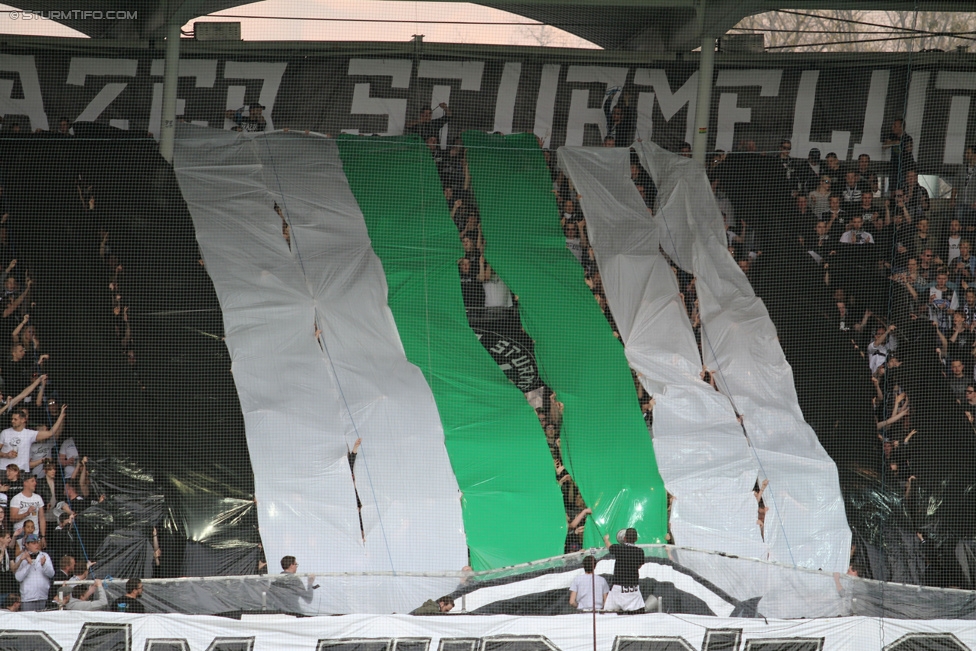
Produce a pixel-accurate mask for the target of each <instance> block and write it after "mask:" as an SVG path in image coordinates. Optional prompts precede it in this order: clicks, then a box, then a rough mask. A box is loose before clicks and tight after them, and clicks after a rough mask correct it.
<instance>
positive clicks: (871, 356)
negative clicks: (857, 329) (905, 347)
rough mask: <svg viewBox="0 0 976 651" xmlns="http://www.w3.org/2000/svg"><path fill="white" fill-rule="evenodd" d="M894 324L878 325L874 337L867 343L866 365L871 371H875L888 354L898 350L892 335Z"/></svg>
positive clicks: (896, 341) (882, 363) (896, 342)
mask: <svg viewBox="0 0 976 651" xmlns="http://www.w3.org/2000/svg"><path fill="white" fill-rule="evenodd" d="M894 332H895V326H894V325H890V326H888V327H887V328H886V327H884V326H883V325H881V326H878V328H877V330H875V333H874V339H873V340H872V341H871V343H869V344H868V365H869V366H870V368H871V373H872V374H873V373H876V372H877V371H878V369H879V368H881V367H882V366H884V365H885V363H886V362H887V361H888V355H889V354H891V353H893V352H894V351H896V350H898V340H897V339H896V338H895V336H894Z"/></svg>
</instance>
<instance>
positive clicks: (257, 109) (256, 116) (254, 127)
mask: <svg viewBox="0 0 976 651" xmlns="http://www.w3.org/2000/svg"><path fill="white" fill-rule="evenodd" d="M224 117H226V118H227V119H228V120H233V121H234V123H235V124H236V125H237V126H236V127H234V131H264V129H265V127H266V126H267V125H268V123H267V120H265V119H264V106H262V105H261V104H251V106H250V107H248V110H247V115H244V107H241V108H239V109H237V110H236V111H235V110H234V109H229V110H228V111H227V112H225V113H224Z"/></svg>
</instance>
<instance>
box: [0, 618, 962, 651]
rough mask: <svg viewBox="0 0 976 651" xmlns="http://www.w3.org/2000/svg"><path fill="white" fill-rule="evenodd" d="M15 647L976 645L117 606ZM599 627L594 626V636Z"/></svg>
mask: <svg viewBox="0 0 976 651" xmlns="http://www.w3.org/2000/svg"><path fill="white" fill-rule="evenodd" d="M2 623H3V627H4V630H3V632H2V633H0V636H2V638H3V639H4V642H5V644H10V645H11V646H10V647H9V648H25V649H26V648H30V649H61V648H73V649H75V650H76V651H83V650H86V649H104V648H115V649H181V650H185V651H190V650H193V651H198V650H199V651H202V650H203V649H207V650H208V651H230V650H231V649H233V650H235V651H237V650H244V649H246V650H247V651H262V650H265V649H267V650H271V649H274V650H277V649H294V650H296V651H298V650H301V649H309V650H310V651H311V650H313V649H315V650H326V649H327V650H330V651H407V650H408V649H409V651H428V650H430V649H438V650H439V651H461V650H462V649H463V650H464V651H586V650H588V649H594V648H595V649H602V650H605V651H610V650H611V649H612V650H613V651H663V650H665V649H688V650H691V649H701V650H702V651H717V650H718V649H740V648H742V649H753V650H756V651H758V650H759V649H762V651H820V650H824V651H843V650H848V649H850V650H854V649H856V650H857V651H876V650H880V649H891V650H898V651H914V650H916V649H917V650H922V649H947V650H948V649H959V650H960V651H962V650H965V649H972V648H976V624H973V623H972V622H967V621H949V620H935V621H926V622H919V621H897V620H886V619H877V618H869V617H854V618H843V619H828V620H822V619H815V620H807V621H794V620H768V621H765V620H759V619H755V620H743V619H729V618H714V617H701V616H694V615H688V616H682V617H681V618H677V617H673V616H671V615H664V614H652V615H644V616H641V617H619V616H616V615H602V614H601V615H598V616H597V617H596V622H595V627H594V623H593V620H592V618H591V617H589V616H587V615H586V614H580V615H566V616H562V617H559V618H537V617H528V618H525V617H508V616H494V617H478V616H466V615H460V616H454V615H449V616H441V617H436V616H435V617H419V618H418V617H411V616H409V615H387V616H383V615H378V616H372V615H348V616H344V617H328V618H326V617H315V618H308V619H298V620H296V619H295V618H293V617H289V616H283V615H255V616H245V617H244V618H243V619H242V620H240V621H236V620H232V619H227V618H222V617H187V616H178V615H123V614H119V613H68V612H64V613H59V612H52V613H29V614H22V613H13V614H7V615H5V616H3V617H2ZM594 628H595V634H594Z"/></svg>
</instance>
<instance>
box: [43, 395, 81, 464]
mask: <svg viewBox="0 0 976 651" xmlns="http://www.w3.org/2000/svg"><path fill="white" fill-rule="evenodd" d="M52 401H53V398H52V399H51V400H49V401H48V410H50V409H51V406H52V404H53V405H54V408H57V402H56V401H54V402H52ZM58 463H59V464H61V472H62V473H64V478H65V479H66V480H67V479H71V478H72V477H73V476H74V474H75V468H76V466H77V463H78V446H77V445H75V440H74V438H73V437H68V438H66V439H65V440H64V441H62V442H61V445H60V447H59V449H58Z"/></svg>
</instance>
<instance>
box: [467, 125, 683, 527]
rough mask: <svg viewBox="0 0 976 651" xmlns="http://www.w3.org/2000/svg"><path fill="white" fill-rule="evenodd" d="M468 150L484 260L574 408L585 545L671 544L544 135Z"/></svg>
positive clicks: (620, 365)
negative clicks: (619, 534) (572, 243)
mask: <svg viewBox="0 0 976 651" xmlns="http://www.w3.org/2000/svg"><path fill="white" fill-rule="evenodd" d="M464 144H465V145H466V146H467V147H468V150H467V159H468V169H469V171H470V173H471V177H472V183H473V185H474V192H475V196H476V198H477V200H478V207H479V210H480V212H481V220H482V230H483V232H484V234H485V239H486V247H487V248H486V251H485V256H486V258H487V259H488V261H489V263H490V264H491V265H492V267H493V268H494V269H495V270H496V271H497V272H498V274H499V275H500V276H501V277H502V279H503V280H504V281H505V283H506V284H507V285H508V286H509V287H510V288H511V289H512V291H513V292H514V293H515V294H516V295H517V296H518V297H519V307H520V313H521V315H522V324H523V327H525V329H526V331H527V332H528V333H529V336H531V337H532V339H533V340H534V341H535V352H536V358H537V360H538V362H539V365H540V367H541V370H542V378H543V380H544V381H545V382H546V384H548V385H549V386H550V387H551V388H552V389H553V391H555V392H556V397H557V399H558V400H559V401H560V402H562V403H563V404H564V405H565V410H564V416H563V428H562V431H561V433H560V435H561V437H562V451H563V462H564V463H565V464H566V467H567V468H568V469H569V471H570V473H571V474H572V475H573V479H574V480H575V481H576V484H577V485H578V486H579V488H580V492H581V493H582V494H583V498H584V499H585V500H586V504H587V506H589V507H590V508H591V509H593V516H592V518H591V520H590V522H591V523H592V522H595V524H596V525H597V526H596V527H593V526H592V525H591V524H588V525H587V527H586V541H585V542H586V544H588V545H595V544H601V543H600V538H601V537H602V535H603V534H610V536H611V538H613V537H614V535H615V532H616V531H617V530H618V529H621V528H623V527H630V526H632V527H635V528H636V529H637V531H638V534H639V535H640V542H644V543H653V542H659V543H661V542H664V536H665V534H666V533H667V497H666V494H665V491H664V483H663V482H662V481H661V477H660V475H659V474H658V470H657V461H656V460H655V457H654V449H653V447H652V445H651V440H650V436H649V435H648V432H647V427H646V426H645V424H644V420H643V417H642V415H641V411H640V406H639V404H638V400H637V392H636V391H635V389H634V384H633V381H632V379H631V373H630V368H629V366H628V364H627V359H626V357H625V356H624V350H623V346H622V345H621V344H620V342H619V341H617V340H616V339H615V338H614V336H613V333H612V331H611V329H610V326H609V324H608V323H607V320H606V318H604V316H603V313H602V312H601V310H600V308H599V306H598V305H597V303H596V301H595V300H594V299H593V296H592V294H591V293H590V290H589V289H588V288H587V286H586V284H585V283H584V280H583V270H582V267H581V266H580V264H579V262H577V260H576V258H575V257H574V256H573V254H572V253H570V252H569V250H568V249H567V248H566V240H565V238H564V237H563V233H562V229H561V228H560V225H559V212H558V208H557V206H556V202H555V200H554V197H553V193H552V180H551V178H550V176H549V170H548V168H547V167H546V163H545V159H544V158H543V156H542V151H541V150H540V149H539V146H538V144H537V142H536V140H535V137H534V136H533V135H532V134H519V135H513V136H495V135H487V134H483V133H477V132H473V131H469V132H467V133H465V134H464Z"/></svg>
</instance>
